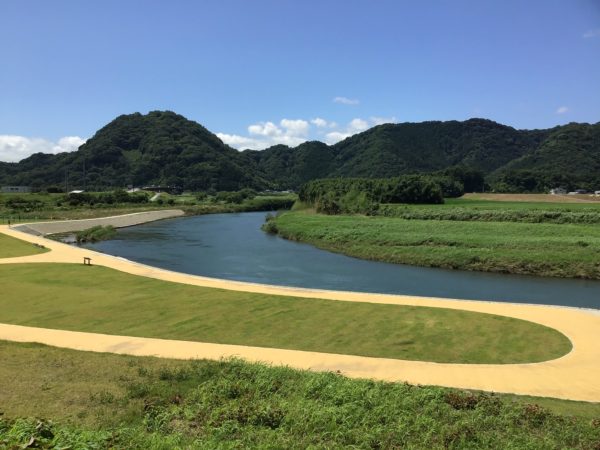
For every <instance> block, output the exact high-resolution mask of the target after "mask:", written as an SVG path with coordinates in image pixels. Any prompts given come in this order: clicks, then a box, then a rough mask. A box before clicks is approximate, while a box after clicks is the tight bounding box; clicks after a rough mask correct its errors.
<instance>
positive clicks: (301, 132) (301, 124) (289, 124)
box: [279, 119, 310, 136]
mask: <svg viewBox="0 0 600 450" xmlns="http://www.w3.org/2000/svg"><path fill="white" fill-rule="evenodd" d="M279 124H280V125H281V126H282V127H283V128H285V134H286V135H288V136H307V135H308V130H309V128H310V125H309V124H308V122H307V121H306V120H302V119H298V120H290V119H282V120H281V122H280V123H279Z"/></svg>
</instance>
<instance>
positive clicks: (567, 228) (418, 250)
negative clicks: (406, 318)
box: [270, 211, 600, 279]
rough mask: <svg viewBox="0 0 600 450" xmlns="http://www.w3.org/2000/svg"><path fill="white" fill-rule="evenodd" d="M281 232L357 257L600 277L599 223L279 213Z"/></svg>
mask: <svg viewBox="0 0 600 450" xmlns="http://www.w3.org/2000/svg"><path fill="white" fill-rule="evenodd" d="M270 226H271V228H273V226H274V230H275V231H276V232H277V233H278V234H279V235H280V236H282V237H285V238H287V239H293V240H297V241H301V242H307V243H310V244H313V245H316V246H318V247H320V248H324V249H328V250H332V251H337V252H340V253H345V254H348V255H351V256H355V257H359V258H365V259H372V260H378V261H386V262H392V263H403V264H413V265H419V266H429V267H443V268H450V269H465V270H481V271H489V272H504V273H517V274H530V275H542V276H555V277H578V278H590V279H600V228H599V227H598V226H596V225H579V224H578V225H574V224H568V225H556V224H530V223H513V222H504V223H502V222H477V221H472V222H469V221H453V220H405V219H401V218H395V217H365V216H326V215H319V214H312V213H309V212H305V211H299V212H290V213H285V214H282V215H280V216H278V217H277V218H276V219H275V220H274V222H272V223H271V225H270Z"/></svg>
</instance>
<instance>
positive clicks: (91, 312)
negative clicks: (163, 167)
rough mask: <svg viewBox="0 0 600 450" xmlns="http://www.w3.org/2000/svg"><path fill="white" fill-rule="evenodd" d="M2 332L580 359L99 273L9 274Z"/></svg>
mask: <svg viewBox="0 0 600 450" xmlns="http://www.w3.org/2000/svg"><path fill="white" fill-rule="evenodd" d="M0 285H1V286H2V287H3V294H2V296H0V322H3V323H13V324H19V325H29V326H36V327H45V328H57V329H65V330H75V331H88V332H98V333H108V334H119V335H129V336H144V337H155V338H168V339H180V340H190V341H202V342H215V343H224V344H241V345H250V346H259V347H275V348H286V349H296V350H309V351H318V352H327V353H342V354H353V355H364V356H374V357H385V358H398V359H409V360H425V361H436V362H464V363H509V362H534V361H543V360H549V359H553V358H557V357H559V356H562V355H564V354H566V353H567V352H568V351H569V350H570V349H571V344H570V342H569V340H568V339H567V338H566V337H565V336H563V335H562V334H560V333H559V332H557V331H556V330H553V329H550V328H547V327H544V326H541V325H538V324H534V323H531V322H527V321H523V320H517V319H512V318H508V317H501V316H494V315H489V314H480V313H473V312H468V311H459V310H450V309H444V308H425V307H412V306H396V305H378V304H372V303H352V302H341V301H331V300H319V299H302V298H291V297H280V296H273V295H262V294H252V293H247V292H234V291H226V290H220V289H211V288H202V287H196V286H188V285H183V284H176V283H169V282H163V281H158V280H153V279H149V278H143V277H138V276H134V275H128V274H125V273H122V272H118V271H116V270H112V269H107V268H104V267H96V266H91V267H88V266H83V265H70V264H29V265H23V264H17V265H4V266H0Z"/></svg>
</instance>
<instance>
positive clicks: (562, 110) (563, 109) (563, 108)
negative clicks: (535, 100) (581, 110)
mask: <svg viewBox="0 0 600 450" xmlns="http://www.w3.org/2000/svg"><path fill="white" fill-rule="evenodd" d="M568 112H569V107H568V106H560V107H559V108H558V109H557V110H556V114H565V113H568Z"/></svg>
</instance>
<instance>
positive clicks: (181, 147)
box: [0, 111, 600, 191]
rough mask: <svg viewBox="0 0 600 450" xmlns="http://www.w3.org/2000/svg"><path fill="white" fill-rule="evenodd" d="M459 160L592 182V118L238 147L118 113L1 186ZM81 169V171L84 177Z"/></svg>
mask: <svg viewBox="0 0 600 450" xmlns="http://www.w3.org/2000/svg"><path fill="white" fill-rule="evenodd" d="M457 167H458V168H460V167H466V168H469V169H471V170H475V171H480V172H481V173H483V174H484V175H485V176H486V178H487V181H488V183H491V185H492V187H495V188H497V189H500V190H506V191H543V190H546V189H548V188H550V187H555V186H560V185H562V186H564V187H566V188H568V189H575V188H582V187H583V188H588V189H600V170H599V169H600V122H599V123H597V124H595V125H590V124H576V123H572V124H568V125H565V126H559V127H555V128H552V129H548V130H517V129H515V128H512V127H509V126H506V125H502V124H499V123H496V122H493V121H491V120H486V119H469V120H466V121H463V122H460V121H447V122H440V121H431V122H421V123H400V124H385V125H379V126H376V127H373V128H371V129H369V130H367V131H365V132H362V133H359V134H356V135H354V136H351V137H349V138H347V139H345V140H343V141H341V142H339V143H337V144H335V145H331V146H330V145H326V144H324V143H322V142H317V141H311V142H305V143H303V144H301V145H299V146H298V147H295V148H290V147H287V146H285V145H276V146H273V147H270V148H267V149H265V150H262V151H256V150H245V151H242V152H240V151H237V150H235V149H233V148H231V147H229V146H228V145H226V144H224V143H223V142H222V141H221V140H220V139H219V138H218V137H217V136H215V135H214V134H213V133H211V132H210V131H208V130H207V129H206V128H204V127H203V126H201V125H200V124H198V123H196V122H193V121H190V120H188V119H186V118H185V117H183V116H180V115H178V114H175V113H173V112H170V111H153V112H150V113H148V114H146V115H142V114H140V113H135V114H129V115H122V116H119V117H117V118H116V119H115V120H113V121H112V122H110V123H109V124H108V125H106V126H104V127H103V128H101V129H100V130H99V131H98V132H97V133H96V134H95V135H94V136H93V137H92V138H91V139H89V140H88V141H87V142H86V143H85V144H84V145H82V146H81V147H80V148H79V150H78V151H77V152H73V153H63V154H59V155H44V154H35V155H32V156H31V157H29V158H27V159H24V160H22V161H21V162H19V163H0V184H16V185H29V186H33V187H34V188H47V187H49V186H56V187H61V188H62V187H64V186H65V177H67V183H68V186H69V187H70V188H84V187H85V188H86V189H88V190H89V189H106V188H111V187H125V186H127V185H135V186H143V185H148V184H160V185H171V186H181V187H182V188H184V189H189V190H207V189H215V190H237V189H240V188H244V187H251V188H255V189H267V188H273V189H290V188H292V189H297V188H298V187H299V186H300V185H301V184H303V183H304V182H306V181H309V180H312V179H317V178H330V177H369V178H371V177H372V178H382V177H394V176H398V175H402V174H411V173H422V172H443V171H447V170H448V169H451V168H457ZM84 174H85V177H84Z"/></svg>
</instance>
